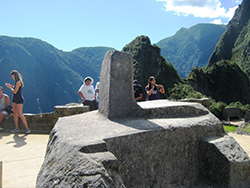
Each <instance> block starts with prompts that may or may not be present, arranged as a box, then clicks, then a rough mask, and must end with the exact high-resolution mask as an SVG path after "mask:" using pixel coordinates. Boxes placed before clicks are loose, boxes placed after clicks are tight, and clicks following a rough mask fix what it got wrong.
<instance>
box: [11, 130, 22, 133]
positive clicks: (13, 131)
mask: <svg viewBox="0 0 250 188" xmlns="http://www.w3.org/2000/svg"><path fill="white" fill-rule="evenodd" d="M10 132H11V133H19V132H20V129H13V130H11V131H10Z"/></svg>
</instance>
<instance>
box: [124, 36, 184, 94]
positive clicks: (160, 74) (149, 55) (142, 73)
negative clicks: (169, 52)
mask: <svg viewBox="0 0 250 188" xmlns="http://www.w3.org/2000/svg"><path fill="white" fill-rule="evenodd" d="M123 51H125V52H129V53H131V54H132V57H133V64H134V68H133V74H134V79H137V80H138V81H139V82H140V84H141V85H142V86H143V87H144V88H145V86H146V85H147V83H148V78H149V77H150V76H155V78H156V81H157V83H160V84H163V85H164V87H165V89H166V90H168V89H169V88H171V87H173V86H174V84H176V83H178V82H181V80H182V79H181V77H180V76H179V74H178V73H177V71H176V69H175V68H174V67H173V65H172V64H171V63H169V62H167V60H166V59H165V58H164V57H163V56H162V55H161V53H160V51H161V49H160V48H159V47H158V46H157V45H151V41H150V39H149V38H148V37H147V36H139V37H136V38H135V39H134V40H133V41H132V42H130V43H129V44H128V45H126V46H125V47H124V48H123Z"/></svg>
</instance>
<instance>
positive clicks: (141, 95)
mask: <svg viewBox="0 0 250 188" xmlns="http://www.w3.org/2000/svg"><path fill="white" fill-rule="evenodd" d="M142 97H143V94H142V93H140V96H139V97H136V98H135V101H139V100H141V99H142Z"/></svg>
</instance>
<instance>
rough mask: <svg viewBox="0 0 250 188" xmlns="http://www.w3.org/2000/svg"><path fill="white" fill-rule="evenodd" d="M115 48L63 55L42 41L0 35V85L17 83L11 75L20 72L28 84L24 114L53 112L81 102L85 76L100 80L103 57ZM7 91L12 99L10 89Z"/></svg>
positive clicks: (90, 49)
mask: <svg viewBox="0 0 250 188" xmlns="http://www.w3.org/2000/svg"><path fill="white" fill-rule="evenodd" d="M111 49H112V48H107V47H95V48H80V49H76V50H73V51H72V52H63V51H61V50H58V49H56V48H55V47H53V46H52V45H50V44H48V43H46V42H44V41H41V40H39V39H34V38H15V37H6V36H0V70H1V71H0V78H2V79H0V85H1V86H4V83H5V82H9V83H13V80H12V78H11V76H10V72H11V70H13V69H17V70H18V71H19V72H20V73H21V74H22V76H23V80H24V85H25V86H24V88H23V95H24V97H25V104H24V112H28V113H41V112H43V113H44V112H52V111H53V110H54V106H56V105H64V104H67V103H71V102H80V100H79V95H78V94H77V91H78V89H79V87H80V86H81V84H82V82H83V79H84V77H86V76H91V77H93V78H94V80H95V83H96V81H98V79H99V78H98V76H99V75H100V67H101V64H102V61H103V57H104V55H105V53H106V52H107V51H108V50H111ZM95 83H94V84H95ZM4 92H5V93H7V94H8V95H9V96H10V97H11V96H12V93H11V92H10V91H9V90H7V89H6V90H4Z"/></svg>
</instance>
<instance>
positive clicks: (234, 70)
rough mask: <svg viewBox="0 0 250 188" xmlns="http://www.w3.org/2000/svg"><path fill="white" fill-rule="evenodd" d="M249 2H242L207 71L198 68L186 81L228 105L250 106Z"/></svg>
mask: <svg viewBox="0 0 250 188" xmlns="http://www.w3.org/2000/svg"><path fill="white" fill-rule="evenodd" d="M249 60H250V1H248V0H243V2H242V4H241V5H240V6H239V7H238V9H237V10H236V11H235V14H234V17H233V18H232V20H231V21H230V22H229V24H228V26H227V29H226V31H225V33H223V35H222V36H221V38H220V40H219V42H218V44H217V45H216V48H215V50H214V52H213V53H212V55H211V57H210V59H209V62H208V64H207V66H206V67H205V68H198V67H195V68H194V69H193V70H192V72H191V73H190V75H189V76H188V78H187V80H188V81H189V82H190V83H191V85H193V86H194V88H195V89H196V90H198V91H200V92H202V93H203V94H205V95H207V96H210V97H212V98H213V99H215V100H216V101H222V102H225V103H227V104H229V103H230V102H236V101H239V102H241V103H243V104H246V103H248V104H249V103H250V99H249V94H250V91H249V88H250V84H249V75H250V71H249V70H250V68H249V67H250V61H249Z"/></svg>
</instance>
